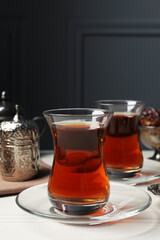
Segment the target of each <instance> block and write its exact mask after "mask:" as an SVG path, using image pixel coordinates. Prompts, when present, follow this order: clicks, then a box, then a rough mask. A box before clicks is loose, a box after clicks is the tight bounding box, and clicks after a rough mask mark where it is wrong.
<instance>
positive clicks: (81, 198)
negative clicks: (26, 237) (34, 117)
mask: <svg viewBox="0 0 160 240" xmlns="http://www.w3.org/2000/svg"><path fill="white" fill-rule="evenodd" d="M44 116H45V118H46V120H47V122H48V125H49V127H50V130H51V132H52V136H53V140H54V161H53V165H52V171H51V175H50V178H49V182H48V195H49V199H50V201H51V203H52V205H53V207H54V208H55V209H56V210H58V211H63V212H65V213H67V214H71V215H73V214H75V215H77V214H78V215H83V214H89V213H92V212H95V211H97V210H99V209H100V208H101V207H103V206H104V205H105V204H106V203H107V201H108V198H109V192H110V186H109V180H108V177H107V175H106V168H105V164H104V159H103V139H104V135H105V130H106V127H107V125H108V123H109V121H110V119H111V117H112V112H107V111H105V110H100V109H90V108H88V109H87V108H77V109H76V108H72V109H55V110H54V109H53V110H48V111H45V112H44Z"/></svg>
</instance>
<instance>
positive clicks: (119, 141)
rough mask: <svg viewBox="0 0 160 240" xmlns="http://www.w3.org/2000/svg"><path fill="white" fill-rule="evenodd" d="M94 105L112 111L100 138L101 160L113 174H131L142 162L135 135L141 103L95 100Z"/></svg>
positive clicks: (137, 136) (136, 134)
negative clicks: (103, 134)
mask: <svg viewBox="0 0 160 240" xmlns="http://www.w3.org/2000/svg"><path fill="white" fill-rule="evenodd" d="M97 106H98V107H99V108H104V109H106V110H113V111H114V115H113V117H112V119H111V121H110V123H109V125H108V127H107V129H106V134H105V139H104V160H105V163H106V167H107V172H108V173H109V174H111V175H112V176H117V177H118V176H132V175H134V174H135V173H137V172H139V171H140V170H141V168H142V165H143V155H142V151H141V147H140V142H139V134H138V119H139V115H140V112H141V110H142V108H143V103H142V102H140V101H138V102H137V101H127V100H126V101H125V100H124V101H121V100H114V101H109V100H106V101H97Z"/></svg>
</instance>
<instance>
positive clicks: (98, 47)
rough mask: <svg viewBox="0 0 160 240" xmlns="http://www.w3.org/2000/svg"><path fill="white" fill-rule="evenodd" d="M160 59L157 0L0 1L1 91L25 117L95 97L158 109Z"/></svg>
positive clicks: (45, 142) (44, 141)
mask: <svg viewBox="0 0 160 240" xmlns="http://www.w3.org/2000/svg"><path fill="white" fill-rule="evenodd" d="M159 63H160V1H159V0H152V1H150V0H135V1H131V0H121V1H120V0H112V1H111V0H77V1H75V0H23V1H21V0H6V1H0V81H1V84H0V91H3V90H4V89H6V90H7V91H8V94H9V95H10V98H11V101H13V102H15V103H19V104H20V105H21V106H22V107H23V108H24V110H25V111H26V115H27V118H32V117H33V116H36V115H40V114H42V112H43V111H44V110H45V109H50V108H59V107H79V106H81V107H84V106H85V107H86V106H93V104H94V101H95V100H97V99H140V100H143V101H145V102H146V105H152V106H154V107H156V108H158V107H159V108H160V97H159V92H160V91H159V89H160V67H159ZM51 147H52V141H51V136H50V132H49V129H47V131H46V133H45V134H44V136H43V137H42V138H41V148H45V149H49V148H51Z"/></svg>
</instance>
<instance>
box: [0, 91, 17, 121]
mask: <svg viewBox="0 0 160 240" xmlns="http://www.w3.org/2000/svg"><path fill="white" fill-rule="evenodd" d="M14 115H15V106H14V104H13V103H11V102H9V101H8V96H7V92H6V91H3V92H2V93H1V102H0V122H2V121H8V120H11V119H13V116H14Z"/></svg>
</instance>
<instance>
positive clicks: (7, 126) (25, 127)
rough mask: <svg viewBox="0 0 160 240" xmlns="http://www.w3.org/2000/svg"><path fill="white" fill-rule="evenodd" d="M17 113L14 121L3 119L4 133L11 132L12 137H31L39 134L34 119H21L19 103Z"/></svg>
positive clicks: (2, 127)
mask: <svg viewBox="0 0 160 240" xmlns="http://www.w3.org/2000/svg"><path fill="white" fill-rule="evenodd" d="M15 109H16V114H15V116H14V117H13V120H12V121H3V122H2V123H1V130H2V132H3V134H5V133H6V134H7V133H8V132H11V135H12V137H14V136H16V137H17V138H19V137H30V136H31V135H36V136H37V134H38V127H37V125H36V124H35V122H34V121H32V120H22V119H19V113H18V105H15Z"/></svg>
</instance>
